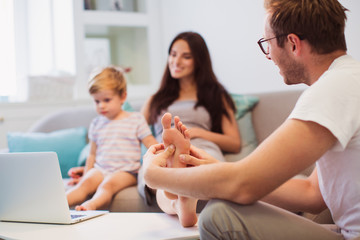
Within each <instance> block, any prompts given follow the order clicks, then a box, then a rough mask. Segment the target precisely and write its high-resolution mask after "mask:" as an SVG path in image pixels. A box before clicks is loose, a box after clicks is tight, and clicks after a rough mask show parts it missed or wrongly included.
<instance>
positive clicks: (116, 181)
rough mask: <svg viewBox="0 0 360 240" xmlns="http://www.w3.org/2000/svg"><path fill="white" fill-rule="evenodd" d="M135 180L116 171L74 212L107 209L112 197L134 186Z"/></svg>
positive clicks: (126, 174)
mask: <svg viewBox="0 0 360 240" xmlns="http://www.w3.org/2000/svg"><path fill="white" fill-rule="evenodd" d="M136 181H137V179H136V178H135V177H134V176H133V175H131V174H130V173H127V172H124V171H117V172H115V173H113V174H111V175H108V176H106V177H105V179H104V181H103V182H102V183H101V184H100V186H99V187H98V188H97V190H96V192H95V194H94V196H93V197H92V198H91V199H89V200H87V201H86V202H84V203H83V204H81V205H80V206H77V207H76V208H75V209H76V210H83V211H84V210H96V209H99V208H101V207H105V206H106V207H107V206H109V204H110V203H111V200H112V198H113V196H114V195H115V194H116V193H117V192H119V191H120V190H122V189H124V188H126V187H129V186H132V185H135V184H136Z"/></svg>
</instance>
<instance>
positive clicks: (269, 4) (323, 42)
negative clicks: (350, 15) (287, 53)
mask: <svg viewBox="0 0 360 240" xmlns="http://www.w3.org/2000/svg"><path fill="white" fill-rule="evenodd" d="M264 6H265V9H266V10H267V12H268V13H269V14H270V17H269V23H270V27H271V28H272V30H273V32H274V34H275V36H280V35H285V36H283V37H279V38H278V41H277V42H278V46H279V47H284V43H285V40H286V34H290V33H294V34H296V35H298V36H299V37H303V38H305V39H306V40H307V41H308V42H309V44H310V45H311V47H312V51H313V52H315V53H318V54H327V53H331V52H334V51H336V50H344V51H346V50H347V47H346V41H345V34H344V30H345V21H346V14H345V11H348V10H347V9H346V8H344V7H343V6H342V5H341V4H340V3H339V2H338V1H337V0H265V1H264Z"/></svg>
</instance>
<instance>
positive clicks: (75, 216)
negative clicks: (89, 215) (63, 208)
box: [70, 214, 86, 219]
mask: <svg viewBox="0 0 360 240" xmlns="http://www.w3.org/2000/svg"><path fill="white" fill-rule="evenodd" d="M70 216H71V219H75V218H80V217H84V216H86V215H84V214H71V215H70Z"/></svg>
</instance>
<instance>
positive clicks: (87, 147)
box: [77, 143, 91, 166]
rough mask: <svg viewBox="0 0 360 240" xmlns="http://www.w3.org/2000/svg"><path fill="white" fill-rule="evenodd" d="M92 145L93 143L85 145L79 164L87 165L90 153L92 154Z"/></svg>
mask: <svg viewBox="0 0 360 240" xmlns="http://www.w3.org/2000/svg"><path fill="white" fill-rule="evenodd" d="M90 147H91V144H90V143H88V144H86V145H85V147H84V148H83V149H82V150H81V152H80V155H79V158H78V161H77V165H78V166H85V163H86V159H87V158H88V156H89V154H90Z"/></svg>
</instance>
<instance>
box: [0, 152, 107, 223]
mask: <svg viewBox="0 0 360 240" xmlns="http://www.w3.org/2000/svg"><path fill="white" fill-rule="evenodd" d="M106 213H108V211H100V210H95V211H75V210H70V208H69V205H68V202H67V199H66V194H65V186H64V183H63V181H62V177H61V172H60V165H59V161H58V157H57V154H56V153H55V152H24V153H0V220H1V221H12V222H33V223H51V224H73V223H77V222H80V221H83V220H86V219H90V218H93V217H96V216H100V215H103V214H106Z"/></svg>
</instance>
